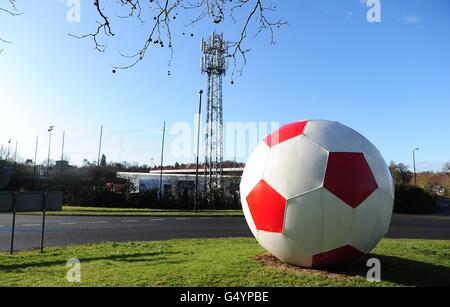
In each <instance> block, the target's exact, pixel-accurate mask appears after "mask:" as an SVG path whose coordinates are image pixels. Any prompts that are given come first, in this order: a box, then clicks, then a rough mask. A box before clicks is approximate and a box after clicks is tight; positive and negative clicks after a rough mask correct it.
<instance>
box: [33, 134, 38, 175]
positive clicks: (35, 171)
mask: <svg viewBox="0 0 450 307" xmlns="http://www.w3.org/2000/svg"><path fill="white" fill-rule="evenodd" d="M38 145H39V137H36V149H35V150H34V177H36V174H37V152H38Z"/></svg>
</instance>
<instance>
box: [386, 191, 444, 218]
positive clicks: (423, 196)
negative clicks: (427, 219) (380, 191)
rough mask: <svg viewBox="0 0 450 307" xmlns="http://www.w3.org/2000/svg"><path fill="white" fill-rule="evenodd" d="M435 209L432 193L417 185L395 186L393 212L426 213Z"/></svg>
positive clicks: (434, 198) (434, 199)
mask: <svg viewBox="0 0 450 307" xmlns="http://www.w3.org/2000/svg"><path fill="white" fill-rule="evenodd" d="M436 210H437V204H436V197H435V196H434V195H432V194H430V193H429V192H427V191H425V190H424V189H422V188H419V187H413V186H410V185H399V186H396V188H395V204H394V212H397V213H414V214H426V213H431V212H434V211H436Z"/></svg>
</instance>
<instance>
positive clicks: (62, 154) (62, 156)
mask: <svg viewBox="0 0 450 307" xmlns="http://www.w3.org/2000/svg"><path fill="white" fill-rule="evenodd" d="M65 139H66V132H65V131H64V132H63V138H62V149H61V161H64V141H65Z"/></svg>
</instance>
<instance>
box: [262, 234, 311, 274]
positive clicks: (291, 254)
mask: <svg viewBox="0 0 450 307" xmlns="http://www.w3.org/2000/svg"><path fill="white" fill-rule="evenodd" d="M258 236H259V238H260V245H261V246H262V247H263V248H264V249H265V250H267V251H268V252H269V253H271V254H272V255H273V256H275V257H276V258H278V259H279V260H280V261H282V262H284V263H291V264H294V265H298V266H304V267H311V266H312V257H311V256H309V255H306V254H304V253H303V252H302V251H301V250H300V249H299V248H297V246H296V244H295V243H294V242H293V241H292V240H291V239H289V238H288V237H286V236H284V235H283V234H281V233H273V232H266V231H261V230H258Z"/></svg>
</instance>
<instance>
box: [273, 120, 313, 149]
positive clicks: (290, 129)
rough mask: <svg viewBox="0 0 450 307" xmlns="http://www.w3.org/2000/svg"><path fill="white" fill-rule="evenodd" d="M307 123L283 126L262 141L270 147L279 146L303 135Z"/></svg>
mask: <svg viewBox="0 0 450 307" xmlns="http://www.w3.org/2000/svg"><path fill="white" fill-rule="evenodd" d="M307 123H308V121H303V122H296V123H293V124H289V125H286V126H283V127H281V128H280V129H278V130H277V131H275V132H273V133H272V134H270V135H269V136H267V137H266V138H265V139H264V142H265V143H266V144H267V145H269V146H270V147H273V146H275V145H278V144H281V143H283V142H285V141H287V140H289V139H292V138H294V137H296V136H299V135H301V134H303V132H304V131H305V127H306V124H307Z"/></svg>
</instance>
